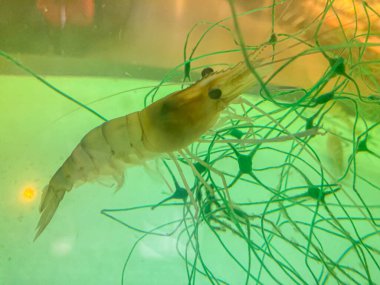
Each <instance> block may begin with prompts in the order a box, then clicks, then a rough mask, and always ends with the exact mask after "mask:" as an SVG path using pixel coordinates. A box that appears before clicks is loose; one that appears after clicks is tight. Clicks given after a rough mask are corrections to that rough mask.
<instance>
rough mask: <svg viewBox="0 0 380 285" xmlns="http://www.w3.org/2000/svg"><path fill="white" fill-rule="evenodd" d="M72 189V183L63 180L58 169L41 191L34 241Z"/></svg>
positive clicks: (61, 173) (68, 180)
mask: <svg viewBox="0 0 380 285" xmlns="http://www.w3.org/2000/svg"><path fill="white" fill-rule="evenodd" d="M72 188H73V183H72V182H71V181H70V179H67V178H66V179H65V177H64V175H63V171H62V168H60V169H59V170H58V171H57V172H56V173H55V175H54V176H53V178H52V179H51V180H50V182H49V184H48V185H47V186H46V187H45V189H44V191H43V194H42V198H41V204H40V208H39V211H40V213H41V217H40V220H39V221H38V224H37V227H36V230H37V232H36V235H35V237H34V240H36V239H37V238H38V237H39V236H40V235H41V233H42V232H43V231H44V229H45V228H46V226H47V225H48V224H49V223H50V221H51V219H52V218H53V216H54V214H55V211H56V210H57V208H58V205H59V203H60V202H61V200H62V199H63V197H64V196H65V193H66V192H68V191H70V190H71V189H72Z"/></svg>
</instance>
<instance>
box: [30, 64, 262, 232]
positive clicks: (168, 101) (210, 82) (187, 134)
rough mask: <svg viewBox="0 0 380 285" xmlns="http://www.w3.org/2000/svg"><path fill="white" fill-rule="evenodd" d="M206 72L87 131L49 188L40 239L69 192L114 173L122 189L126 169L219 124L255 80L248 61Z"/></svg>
mask: <svg viewBox="0 0 380 285" xmlns="http://www.w3.org/2000/svg"><path fill="white" fill-rule="evenodd" d="M205 71H206V72H204V73H203V74H202V75H203V78H202V79H201V80H199V81H198V82H196V83H195V84H193V85H192V86H190V87H188V88H186V89H184V90H181V91H178V92H174V93H172V94H170V95H168V96H166V97H164V98H162V99H160V100H158V101H156V102H154V103H153V104H151V105H150V106H148V107H146V108H144V109H143V110H141V111H139V112H135V113H132V114H129V115H126V116H123V117H120V118H116V119H113V120H110V121H108V122H105V123H103V124H102V125H100V126H98V127H96V128H94V129H93V130H91V131H90V132H89V133H87V134H86V135H85V136H84V138H83V139H82V140H81V142H80V143H79V144H78V145H77V147H76V148H75V149H74V151H73V152H72V154H71V155H70V156H69V157H68V158H67V159H66V161H65V162H64V163H63V165H62V166H61V167H60V168H59V169H58V171H57V172H56V173H55V174H54V175H53V177H52V178H51V180H50V182H49V184H48V185H47V187H46V189H45V190H44V193H43V195H42V199H41V204H40V208H39V210H40V213H41V217H40V220H39V222H38V225H37V232H36V236H35V239H36V238H37V237H38V236H39V235H40V234H41V233H42V232H43V230H44V229H45V228H46V226H47V225H48V224H49V222H50V221H51V219H52V217H53V215H54V213H55V211H56V210H57V208H58V205H59V203H60V202H61V200H62V199H63V197H64V195H65V193H66V192H68V191H70V190H71V189H73V188H74V187H77V186H78V185H80V184H82V183H85V182H90V181H93V180H95V179H97V178H99V177H102V176H112V177H113V178H114V179H115V180H116V182H117V184H118V188H120V187H121V186H122V185H123V182H124V169H125V167H127V166H128V165H138V164H142V163H144V162H145V161H146V160H150V159H153V158H156V157H158V156H159V155H160V154H163V153H171V152H174V151H177V150H180V149H182V148H184V147H186V146H187V145H189V144H191V143H192V142H194V141H196V140H197V139H198V138H199V137H200V136H201V135H202V134H203V133H205V132H206V131H207V130H209V129H210V128H211V127H212V126H213V125H214V124H215V122H216V121H217V119H218V117H219V113H220V112H221V111H222V110H223V109H225V108H226V107H227V106H228V104H229V103H230V102H231V101H232V100H233V99H235V98H236V97H238V96H239V95H240V94H242V93H243V92H244V91H245V90H246V89H247V88H249V87H250V86H252V85H253V84H254V82H255V77H254V76H253V75H252V73H251V72H250V71H249V70H248V69H247V67H246V65H245V64H243V63H239V64H237V65H236V66H234V67H232V68H229V69H226V70H223V71H220V72H213V71H212V70H211V69H206V70H205Z"/></svg>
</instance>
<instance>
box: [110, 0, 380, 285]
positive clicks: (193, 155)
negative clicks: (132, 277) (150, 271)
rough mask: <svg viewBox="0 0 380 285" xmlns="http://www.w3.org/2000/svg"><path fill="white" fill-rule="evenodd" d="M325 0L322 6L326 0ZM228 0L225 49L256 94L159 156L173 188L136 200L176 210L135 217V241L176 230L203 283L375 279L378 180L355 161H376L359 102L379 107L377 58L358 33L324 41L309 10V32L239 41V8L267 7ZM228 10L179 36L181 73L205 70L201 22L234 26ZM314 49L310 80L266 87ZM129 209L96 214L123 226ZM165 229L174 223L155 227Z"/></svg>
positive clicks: (379, 255) (191, 271) (190, 267)
mask: <svg viewBox="0 0 380 285" xmlns="http://www.w3.org/2000/svg"><path fill="white" fill-rule="evenodd" d="M284 2H286V1H280V2H278V3H273V5H272V6H269V7H267V9H271V10H272V19H273V23H274V22H275V20H274V17H275V15H274V10H275V6H276V5H281V4H283V3H284ZM333 2H334V1H327V2H326V8H325V9H326V11H328V10H329V9H333V8H334V7H333ZM230 4H231V11H232V16H231V19H232V21H234V25H235V30H236V31H237V32H236V35H237V36H236V39H235V42H236V43H237V49H236V50H235V49H233V50H229V51H224V52H236V51H241V52H242V53H243V55H244V58H245V63H246V65H247V68H249V69H250V70H251V72H252V73H253V74H254V76H256V78H257V82H258V85H259V88H258V90H256V94H255V95H256V96H254V95H250V96H245V97H243V98H241V99H240V100H238V102H236V103H235V104H233V105H231V106H230V107H229V108H228V110H227V111H226V112H225V113H224V114H223V116H222V119H221V123H219V124H218V126H217V127H216V128H215V129H214V130H210V132H209V133H207V134H205V135H204V136H202V138H201V139H200V140H199V141H198V142H196V143H194V144H193V145H191V146H190V147H189V148H188V149H186V150H183V151H180V152H179V155H178V156H176V157H171V159H168V160H163V163H164V165H165V166H166V168H167V172H168V173H169V175H170V177H171V178H172V184H173V187H174V192H173V194H172V195H170V196H169V197H167V198H166V199H164V200H163V201H161V202H160V203H158V204H157V205H149V206H144V207H145V208H146V210H147V211H149V210H150V209H154V210H155V211H157V208H159V207H163V206H166V207H173V208H178V207H182V208H183V216H182V218H181V219H178V220H176V221H170V222H168V223H165V224H162V225H157V227H156V228H154V229H151V230H149V231H147V230H141V229H136V228H134V230H138V231H141V232H143V235H142V236H141V239H139V240H138V241H137V242H136V244H135V246H137V245H138V243H139V242H140V241H141V240H143V239H144V238H146V237H147V236H149V235H163V236H165V235H167V236H175V237H176V238H177V250H178V254H179V255H180V256H181V257H182V258H183V260H184V265H185V266H186V272H187V278H188V281H187V282H188V283H189V284H198V282H204V280H208V282H209V283H210V284H243V283H245V284H249V283H253V282H254V283H257V284H269V283H270V284H272V283H276V284H326V283H327V284H330V283H332V284H335V283H336V282H337V283H342V284H363V283H369V284H372V283H375V282H376V280H377V279H378V278H379V274H378V272H380V247H379V244H380V232H379V221H380V216H379V209H380V205H379V204H378V203H377V202H376V201H377V200H378V197H379V190H380V188H379V184H378V183H379V181H378V179H377V178H376V177H374V175H373V174H368V173H366V168H365V163H364V161H365V160H370V161H371V162H372V163H374V164H375V165H378V163H379V161H378V158H379V154H378V152H377V149H376V143H375V142H374V140H376V139H375V136H376V134H377V133H378V129H377V126H378V125H379V121H376V117H373V116H371V112H367V110H371V111H373V112H376V111H374V110H376V109H377V108H378V104H379V102H378V101H377V99H376V98H378V94H379V91H380V89H379V85H378V79H377V78H376V74H373V73H371V72H368V70H371V69H372V66H375V65H378V64H379V63H380V62H379V61H378V60H372V61H371V62H368V61H367V62H364V59H363V57H364V52H365V48H366V44H368V45H369V43H368V42H364V43H362V44H361V45H360V47H359V48H358V45H359V43H358V42H355V39H349V38H347V39H346V41H345V42H338V43H335V45H331V46H323V45H322V44H321V43H320V41H319V38H318V30H319V29H321V27H322V23H323V19H324V17H325V16H324V15H326V14H322V15H320V17H319V18H318V20H319V21H320V22H319V23H318V22H317V23H316V26H317V28H316V32H315V34H314V38H312V40H309V41H307V40H305V39H304V38H302V36H301V35H300V34H301V32H302V31H298V32H297V33H294V34H278V35H276V34H275V32H274V28H273V29H272V31H273V32H272V35H271V36H270V38H269V39H268V41H267V42H265V43H263V44H261V45H259V46H246V44H245V43H244V37H243V36H242V34H241V32H240V30H239V23H238V21H239V17H242V16H246V15H247V14H250V13H253V14H254V13H255V12H257V11H258V10H262V9H266V8H265V7H264V8H263V7H261V8H260V9H255V10H250V11H249V12H247V13H243V14H240V15H238V14H237V13H236V11H235V5H234V2H233V1H230ZM365 5H367V6H366V7H367V8H368V10H370V6H369V4H368V3H367V4H365ZM276 8H277V7H276ZM368 10H366V11H368ZM231 19H224V20H222V21H220V22H217V23H203V24H204V25H206V26H207V28H206V29H205V32H204V34H203V35H202V36H201V37H200V40H199V41H198V42H197V43H196V44H195V45H194V47H193V49H192V51H191V53H190V55H189V56H187V55H186V51H187V46H185V49H184V50H185V52H184V55H185V56H184V59H185V62H184V64H183V70H184V80H185V81H186V80H190V78H191V76H190V73H191V71H193V70H196V69H205V70H206V68H207V67H206V66H196V63H197V60H199V59H201V58H203V57H207V56H213V55H215V54H219V52H216V53H215V54H209V55H202V56H199V57H197V58H194V54H195V51H196V49H197V46H198V45H199V44H200V43H201V42H202V41H203V40H204V38H205V37H206V35H207V33H208V32H209V31H210V30H212V29H215V28H222V29H225V30H226V31H227V32H231V29H229V28H228V27H226V26H225V25H224V21H229V20H231ZM273 25H274V24H273ZM305 29H306V28H305ZM340 29H341V30H342V31H344V30H345V29H346V27H345V26H343V25H342V26H341V27H340ZM189 35H190V33H189ZM366 36H367V38H368V37H369V36H370V31H368V34H367V35H366ZM287 41H291V46H299V45H302V46H303V47H304V49H303V50H302V51H301V52H299V53H298V54H295V55H292V56H289V57H282V56H281V50H279V49H278V48H277V49H276V46H277V45H280V44H283V43H286V42H287ZM187 43H188V42H187V41H186V44H187ZM265 46H271V47H272V48H273V53H272V55H271V56H270V57H267V58H262V59H260V58H258V59H260V60H258V62H259V63H257V64H256V63H254V62H252V60H251V59H250V55H249V54H250V53H252V51H253V52H255V51H258V50H260V49H262V48H263V47H265ZM358 50H359V51H358ZM357 52H358V53H359V55H357V54H356V53H357ZM311 54H320V55H321V56H322V57H323V58H324V60H325V61H326V62H327V63H328V64H327V68H326V70H325V72H324V74H323V75H322V76H321V77H320V78H319V79H318V80H317V81H316V82H315V83H314V84H313V85H312V86H310V87H309V88H298V87H288V88H285V87H283V86H282V87H276V86H271V82H272V81H274V80H273V79H274V78H275V77H276V76H277V75H278V74H280V73H281V72H283V70H285V69H287V68H291V64H292V62H294V61H296V60H300V59H301V60H302V58H303V57H306V56H307V55H311ZM306 64H307V63H306ZM268 65H275V66H276V69H274V71H273V72H272V73H271V74H270V75H269V76H265V77H263V76H261V75H260V70H261V69H262V68H263V67H265V66H268ZM193 66H196V67H195V68H193ZM221 66H222V67H224V66H225V65H221ZM224 68H225V67H224ZM361 68H362V69H361ZM376 68H377V67H374V68H373V69H376ZM173 74H175V72H174V73H173ZM358 74H359V75H358ZM360 74H361V76H360ZM363 74H366V77H365V80H363V82H364V84H362V85H360V83H357V78H360V79H363V77H362V75H363ZM171 76H172V74H169V79H168V78H165V80H171ZM163 82H164V81H163ZM368 89H369V90H371V91H370V92H371V93H370V94H368V91H367V90H368ZM155 92H156V90H152V93H150V94H148V95H147V96H146V102H149V100H153V101H154V94H155ZM363 106H365V107H363ZM368 140H372V147H371V148H368V144H367V143H368ZM375 167H376V166H375ZM189 196H193V197H194V198H193V200H191V199H189ZM376 197H377V198H376ZM170 201H172V202H171V203H170ZM134 209H135V208H133V209H132V208H129V209H105V210H104V211H103V214H105V215H106V216H108V217H110V218H112V219H113V220H115V221H117V222H119V223H122V224H123V225H124V226H127V227H130V228H131V226H130V225H129V223H128V221H124V220H123V221H122V220H120V219H118V218H116V216H117V215H116V212H123V211H131V210H134ZM167 228H170V229H171V230H170V231H169V230H167V232H165V233H164V232H163V229H167ZM205 236H206V237H207V238H205ZM211 242H212V243H213V245H212V250H211V249H210V243H211ZM134 248H135V247H134ZM132 254H133V250H132V251H131V253H130V255H129V256H128V258H127V260H126V263H125V265H124V270H123V278H122V283H127V281H126V280H128V265H129V262H130V258H131V255H132ZM210 260H211V261H210ZM220 264H223V265H220ZM221 268H222V269H221ZM223 268H224V270H223ZM226 268H230V269H231V268H233V269H231V270H232V271H233V272H234V274H233V275H232V276H234V277H232V276H231V275H229V274H226V272H225V270H228V269H226ZM227 276H229V277H227ZM231 277H232V278H231ZM201 280H203V281H201Z"/></svg>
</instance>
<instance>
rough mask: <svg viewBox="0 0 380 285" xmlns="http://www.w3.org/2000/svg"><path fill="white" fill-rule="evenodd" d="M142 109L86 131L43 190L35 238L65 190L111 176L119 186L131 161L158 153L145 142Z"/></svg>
mask: <svg viewBox="0 0 380 285" xmlns="http://www.w3.org/2000/svg"><path fill="white" fill-rule="evenodd" d="M143 133H144V132H143V129H142V128H141V123H140V118H139V112H136V113H132V114H129V115H128V116H124V117H120V118H116V119H113V120H111V121H109V122H106V123H104V124H102V125H100V126H98V127H96V128H94V129H92V130H91V131H90V132H89V133H87V134H86V135H85V136H84V137H83V139H82V140H81V141H80V143H79V144H78V145H77V146H76V148H75V149H74V151H73V152H72V154H71V155H70V156H69V157H68V158H67V159H66V161H65V162H64V163H63V165H62V166H61V167H60V168H59V169H58V171H57V172H56V173H55V174H54V176H53V177H52V179H51V180H50V182H49V184H48V186H47V187H46V189H45V190H44V193H43V196H42V199H41V205H40V212H41V218H40V220H39V223H38V225H37V233H36V236H35V239H36V238H37V237H38V236H39V235H40V234H41V233H42V231H43V230H44V229H45V227H46V226H47V225H48V224H49V222H50V220H51V219H52V217H53V215H54V213H55V211H56V210H57V208H58V205H59V203H60V201H61V200H62V199H63V197H64V195H65V193H66V192H68V191H70V190H71V189H72V188H73V187H74V186H78V185H80V184H81V183H84V182H90V181H94V180H96V179H97V178H99V177H102V176H112V177H113V178H114V179H115V181H116V182H117V184H118V188H120V187H121V186H122V185H123V182H124V169H125V167H126V166H128V165H137V164H142V163H143V162H145V161H146V160H147V159H149V158H153V157H154V156H155V155H156V154H155V153H152V152H149V151H148V150H146V148H145V146H144V143H143Z"/></svg>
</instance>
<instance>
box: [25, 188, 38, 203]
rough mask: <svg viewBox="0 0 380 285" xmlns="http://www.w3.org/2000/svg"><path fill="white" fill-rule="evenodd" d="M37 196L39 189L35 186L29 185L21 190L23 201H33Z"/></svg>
mask: <svg viewBox="0 0 380 285" xmlns="http://www.w3.org/2000/svg"><path fill="white" fill-rule="evenodd" d="M36 197H37V190H36V189H35V188H34V187H31V186H27V187H25V188H24V189H23V190H22V191H21V201H22V202H24V203H31V202H33V201H34V200H35V199H36Z"/></svg>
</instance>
